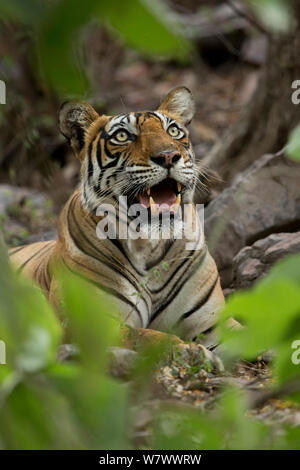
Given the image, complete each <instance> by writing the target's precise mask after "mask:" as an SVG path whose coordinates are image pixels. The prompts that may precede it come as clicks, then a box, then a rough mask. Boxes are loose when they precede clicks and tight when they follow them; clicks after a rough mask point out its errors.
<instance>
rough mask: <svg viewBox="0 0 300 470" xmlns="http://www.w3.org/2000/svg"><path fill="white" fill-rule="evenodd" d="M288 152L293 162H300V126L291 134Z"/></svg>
mask: <svg viewBox="0 0 300 470" xmlns="http://www.w3.org/2000/svg"><path fill="white" fill-rule="evenodd" d="M286 152H287V155H288V156H289V157H290V158H291V159H292V160H296V161H300V124H299V125H298V126H297V127H296V128H295V129H294V130H293V131H292V132H291V134H290V137H289V141H288V146H287V149H286Z"/></svg>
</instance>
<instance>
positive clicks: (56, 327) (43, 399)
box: [0, 249, 300, 450]
mask: <svg viewBox="0 0 300 470" xmlns="http://www.w3.org/2000/svg"><path fill="white" fill-rule="evenodd" d="M0 258H1V259H0V261H1V266H2V269H1V271H0V331H1V340H3V341H5V343H6V346H7V364H6V365H1V366H0V447H1V448H3V449H63V448H66V449H126V448H132V442H130V438H129V436H130V432H131V430H132V429H133V428H134V412H133V411H132V410H131V406H132V403H131V400H130V395H129V393H128V392H129V391H128V387H127V386H126V385H124V384H122V383H121V382H119V381H118V380H116V379H113V378H111V377H110V376H109V375H108V373H107V370H108V367H107V366H108V362H107V361H108V356H107V349H108V348H109V346H112V345H117V344H119V341H120V326H121V325H120V321H119V320H118V314H117V310H116V308H115V306H114V304H113V303H111V300H109V299H108V298H107V297H106V295H105V294H104V293H103V292H100V291H99V290H98V289H97V288H96V287H95V286H94V285H92V284H90V283H88V282H87V281H84V280H82V279H81V278H78V277H77V276H75V275H74V274H73V273H70V272H66V271H58V273H57V275H58V276H59V279H60V285H61V289H60V291H59V292H60V299H61V304H62V310H63V312H64V313H63V323H64V324H65V325H66V326H67V334H68V339H69V340H70V341H72V342H73V343H75V344H76V345H77V346H78V348H79V355H78V357H77V358H76V361H75V359H73V360H72V361H71V360H69V361H68V362H63V363H61V362H59V361H58V360H57V348H58V346H59V344H60V343H61V342H62V341H63V331H62V327H61V326H60V324H59V322H58V320H57V318H56V316H55V314H54V312H53V311H52V309H51V307H50V306H49V304H48V303H47V301H46V300H45V298H44V296H43V294H42V293H41V292H40V291H39V289H38V288H37V287H35V286H34V285H33V284H32V283H31V282H29V281H28V280H26V279H23V278H20V277H17V276H16V275H15V274H14V273H13V272H12V271H11V269H10V268H9V265H8V262H7V258H6V255H5V253H4V250H3V249H1V255H0ZM299 266H300V255H298V256H293V257H291V258H289V259H286V260H285V261H283V262H281V263H279V264H278V265H277V266H275V267H274V268H273V269H272V271H271V272H270V274H269V275H268V276H267V277H266V278H265V279H264V280H263V281H261V282H260V283H258V285H257V286H256V287H255V288H253V289H252V290H250V291H248V292H241V293H238V294H236V295H234V296H233V297H232V299H231V300H229V302H228V305H227V306H226V308H225V310H224V312H223V314H222V316H221V320H220V328H221V330H222V332H223V340H224V347H225V349H227V350H228V351H229V352H230V354H231V355H239V356H241V357H243V358H245V359H253V358H255V357H256V356H257V355H258V354H260V353H261V352H262V351H263V350H266V349H272V350H273V351H275V352H276V353H277V355H276V357H275V360H274V365H273V373H274V376H275V377H276V379H277V383H278V384H279V385H280V384H287V383H289V381H290V380H295V379H299V377H300V370H299V365H296V364H293V363H292V361H291V355H292V353H293V349H292V348H291V344H292V342H293V341H294V340H296V339H298V340H299V339H300V321H299V309H300V269H299ZM231 315H234V316H236V317H237V318H238V319H239V320H240V321H241V322H243V323H245V324H246V325H247V328H245V329H244V330H242V331H237V332H228V330H227V329H225V327H224V326H225V323H226V320H227V319H228V318H229V317H230V316H231ZM169 350H170V344H165V345H159V346H156V347H151V346H147V347H146V348H144V350H141V351H140V356H139V359H138V361H137V363H136V367H135V370H134V372H133V377H134V380H135V382H136V388H135V404H138V403H139V402H141V403H143V400H145V399H146V398H147V396H148V391H149V386H150V378H151V376H152V375H153V372H154V371H155V370H156V368H157V367H158V364H159V363H161V361H162V358H163V357H165V358H166V356H165V354H166V352H168V351H169ZM173 354H176V349H173ZM179 359H180V358H179ZM163 360H166V359H163ZM196 372H198V368H197V370H195V373H196ZM191 373H193V370H191ZM290 398H291V399H292V400H294V401H295V403H297V402H299V394H297V393H291V394H290ZM162 403H163V402H162ZM149 445H150V447H151V448H153V449H175V450H177V449H265V448H281V449H295V448H299V429H293V428H290V427H288V426H284V427H283V429H282V432H281V434H280V436H278V434H277V433H275V432H270V426H268V425H266V424H263V423H261V422H260V421H259V420H257V419H254V418H253V417H251V416H249V414H248V412H247V400H246V398H245V395H244V393H243V392H242V391H241V390H237V389H235V388H229V389H227V391H226V392H225V393H224V394H223V396H222V397H221V399H219V400H218V402H217V403H216V404H215V406H214V407H213V410H212V411H209V412H206V413H203V412H202V411H200V410H197V409H196V408H194V409H190V408H185V407H181V406H180V407H178V406H175V405H172V406H170V405H169V404H168V405H163V404H162V405H161V406H160V408H159V410H158V411H156V412H155V413H154V417H153V432H152V437H151V438H150V441H149Z"/></svg>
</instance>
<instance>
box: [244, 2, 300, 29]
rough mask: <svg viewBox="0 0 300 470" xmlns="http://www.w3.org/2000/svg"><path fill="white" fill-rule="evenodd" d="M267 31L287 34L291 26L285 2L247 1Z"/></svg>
mask: <svg viewBox="0 0 300 470" xmlns="http://www.w3.org/2000/svg"><path fill="white" fill-rule="evenodd" d="M248 3H249V4H250V5H251V6H252V7H253V8H254V10H255V11H256V13H257V15H258V17H259V19H260V20H261V21H262V23H263V24H264V25H265V26H266V28H267V29H270V30H275V31H279V32H288V31H289V29H290V28H291V25H292V18H291V12H290V8H289V4H288V2H287V1H286V0H248Z"/></svg>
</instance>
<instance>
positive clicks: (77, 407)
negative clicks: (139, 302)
mask: <svg viewBox="0 0 300 470" xmlns="http://www.w3.org/2000/svg"><path fill="white" fill-rule="evenodd" d="M0 261H1V272H0V331H1V340H2V341H4V342H5V345H6V353H7V354H6V356H7V365H1V366H0V447H1V448H8V449H61V448H68V449H69V448H70V449H72V448H76V449H85V448H88V449H92V448H95V449H101V448H110V449H114V448H127V447H128V446H129V444H128V439H127V437H126V432H127V426H126V417H127V409H128V404H127V402H128V397H127V395H128V394H127V389H126V387H124V385H122V384H120V383H119V382H117V381H116V380H114V379H112V378H110V377H108V376H107V375H106V373H105V370H106V359H107V356H106V351H107V347H108V346H110V345H115V344H117V342H118V341H119V330H120V325H119V323H118V322H117V319H116V318H117V317H116V312H115V308H114V307H113V306H112V305H111V304H110V302H109V301H108V300H107V299H106V298H105V297H104V294H101V293H99V290H98V289H97V288H96V287H94V286H91V285H89V284H87V283H86V282H85V281H82V280H80V279H78V278H77V277H76V276H74V275H73V274H71V273H66V272H60V282H61V285H62V288H61V296H62V297H61V298H62V302H63V305H64V309H65V315H66V317H67V323H68V325H69V331H70V336H71V339H72V340H73V341H75V342H76V343H77V345H78V346H79V349H80V355H79V359H78V361H77V363H76V364H75V363H72V362H69V363H60V362H58V360H57V350H58V346H59V344H60V343H61V341H62V335H63V330H62V327H61V326H60V324H59V321H58V319H57V317H56V315H55V314H54V312H53V311H52V309H51V307H50V305H49V304H48V302H47V301H46V299H45V297H44V295H43V294H42V292H41V291H40V290H39V289H38V288H37V287H36V286H34V285H33V284H32V283H31V282H30V281H28V280H26V279H23V278H17V277H16V275H15V274H13V273H12V271H11V269H10V268H9V266H8V262H7V258H6V255H5V253H4V251H3V249H2V248H1V253H0Z"/></svg>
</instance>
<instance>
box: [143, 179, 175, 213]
mask: <svg viewBox="0 0 300 470" xmlns="http://www.w3.org/2000/svg"><path fill="white" fill-rule="evenodd" d="M150 196H151V197H152V198H153V200H154V203H155V204H156V206H157V208H158V210H159V211H163V210H168V208H169V207H171V206H172V205H173V204H174V203H175V201H176V194H175V193H174V191H173V189H172V186H171V185H170V184H166V183H161V184H159V185H157V186H153V187H152V188H151V193H150ZM150 196H148V195H147V193H144V194H141V195H140V196H139V200H140V203H141V204H143V206H145V207H147V208H148V207H150ZM161 206H163V207H161Z"/></svg>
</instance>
